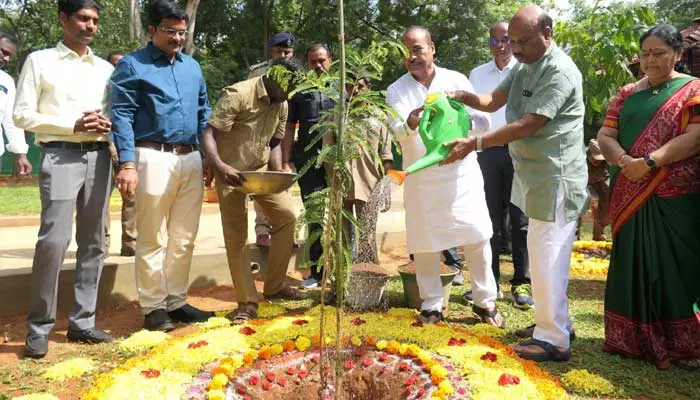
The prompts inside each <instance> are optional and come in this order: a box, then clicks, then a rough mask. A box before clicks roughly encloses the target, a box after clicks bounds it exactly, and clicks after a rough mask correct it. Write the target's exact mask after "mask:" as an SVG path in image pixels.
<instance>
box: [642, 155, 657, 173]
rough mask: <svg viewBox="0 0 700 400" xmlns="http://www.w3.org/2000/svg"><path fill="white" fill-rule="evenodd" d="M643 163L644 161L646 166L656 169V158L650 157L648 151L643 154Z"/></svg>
mask: <svg viewBox="0 0 700 400" xmlns="http://www.w3.org/2000/svg"><path fill="white" fill-rule="evenodd" d="M644 163H646V165H647V168H649V169H650V170H651V171H654V170H656V160H654V158H652V156H650V155H649V154H648V153H647V154H645V155H644Z"/></svg>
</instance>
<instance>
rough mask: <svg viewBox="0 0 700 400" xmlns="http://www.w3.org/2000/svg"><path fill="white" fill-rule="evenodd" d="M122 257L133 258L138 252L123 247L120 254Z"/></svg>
mask: <svg viewBox="0 0 700 400" xmlns="http://www.w3.org/2000/svg"><path fill="white" fill-rule="evenodd" d="M119 255H120V256H121V257H133V256H135V255H136V250H134V249H133V248H131V247H122V251H120V252H119Z"/></svg>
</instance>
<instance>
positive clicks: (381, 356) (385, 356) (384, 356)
mask: <svg viewBox="0 0 700 400" xmlns="http://www.w3.org/2000/svg"><path fill="white" fill-rule="evenodd" d="M388 359H389V354H388V353H381V354H379V361H386V360H388Z"/></svg>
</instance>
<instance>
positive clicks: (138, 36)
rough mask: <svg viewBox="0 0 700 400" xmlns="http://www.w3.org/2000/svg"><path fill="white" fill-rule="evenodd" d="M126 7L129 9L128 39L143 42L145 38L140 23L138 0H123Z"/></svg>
mask: <svg viewBox="0 0 700 400" xmlns="http://www.w3.org/2000/svg"><path fill="white" fill-rule="evenodd" d="M124 4H125V5H126V9H127V10H128V11H129V39H131V40H138V41H139V42H141V43H144V42H145V41H146V40H145V39H146V38H145V37H144V34H143V24H142V23H141V6H140V5H139V1H138V0H124Z"/></svg>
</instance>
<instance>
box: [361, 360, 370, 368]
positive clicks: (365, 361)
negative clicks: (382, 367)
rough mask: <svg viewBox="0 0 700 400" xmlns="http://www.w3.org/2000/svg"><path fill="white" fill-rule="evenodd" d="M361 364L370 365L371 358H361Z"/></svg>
mask: <svg viewBox="0 0 700 400" xmlns="http://www.w3.org/2000/svg"><path fill="white" fill-rule="evenodd" d="M362 365H363V366H365V367H369V366H370V365H372V360H370V359H369V358H363V359H362Z"/></svg>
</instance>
